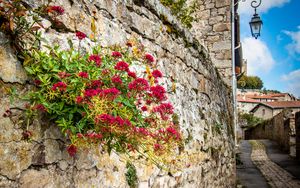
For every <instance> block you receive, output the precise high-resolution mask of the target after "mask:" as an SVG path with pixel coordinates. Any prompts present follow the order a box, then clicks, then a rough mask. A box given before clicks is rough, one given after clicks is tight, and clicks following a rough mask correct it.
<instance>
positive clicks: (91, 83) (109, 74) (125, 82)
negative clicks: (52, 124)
mask: <svg viewBox="0 0 300 188" xmlns="http://www.w3.org/2000/svg"><path fill="white" fill-rule="evenodd" d="M55 10H56V9H55ZM57 10H58V9H57ZM75 35H76V37H77V38H78V40H79V41H81V40H83V39H84V38H86V37H87V36H86V35H85V34H84V33H82V32H80V31H77V32H76V33H75ZM135 45H137V44H136V43H134V42H131V43H130V45H127V47H126V46H125V47H124V48H123V47H120V46H115V47H110V48H102V47H99V46H98V47H94V48H93V49H92V50H91V51H92V53H91V54H88V53H87V54H83V53H82V52H79V51H76V50H75V49H72V50H68V51H60V50H59V49H53V52H54V53H53V54H59V55H55V56H54V55H52V53H51V54H48V56H45V55H44V54H43V53H42V52H41V53H40V54H39V53H37V55H36V59H37V60H36V61H35V62H34V63H32V64H30V65H29V67H28V69H30V70H32V71H31V72H30V74H31V75H32V76H33V77H34V78H35V79H37V78H40V75H41V74H42V75H43V76H44V78H47V81H45V80H43V84H41V83H39V84H36V85H37V86H38V88H37V89H38V90H39V93H38V92H37V93H32V94H31V96H32V98H31V100H30V101H31V102H34V103H33V104H32V105H31V106H33V107H32V108H30V110H35V111H41V112H47V113H50V114H51V115H52V116H53V117H54V118H55V120H56V123H57V124H58V125H59V127H60V128H61V129H62V131H63V132H64V133H65V134H66V135H67V136H68V137H69V139H70V140H71V144H70V145H69V146H68V147H67V151H68V153H69V154H70V156H75V155H76V153H77V152H78V150H79V149H80V148H81V147H88V146H90V145H91V144H94V145H96V144H99V145H101V146H103V147H104V148H106V149H107V150H108V151H111V150H114V151H117V152H126V153H129V154H130V153H131V152H135V151H138V152H144V153H145V156H148V157H153V156H156V157H160V156H161V155H162V154H163V153H167V152H173V151H174V150H175V149H176V147H177V146H178V145H179V144H180V143H181V141H182V140H181V135H180V132H179V130H178V126H177V125H174V123H173V120H172V119H171V117H172V114H173V112H174V108H173V106H172V104H171V103H170V102H167V92H166V89H165V88H164V87H163V86H162V85H159V84H158V80H159V79H160V78H162V77H163V74H162V72H160V71H159V70H158V69H157V67H156V64H155V63H154V62H155V59H154V57H153V56H152V55H151V54H149V53H145V51H144V50H143V48H142V47H143V46H142V45H138V46H135ZM128 48H131V50H128ZM55 50H56V51H55ZM41 57H42V58H41ZM61 57H68V61H62V60H61ZM49 62H51V64H52V66H53V67H58V69H59V70H55V71H49V70H48V68H47V67H45V66H44V65H45V64H47V63H49ZM70 62H72V63H70ZM136 62H137V64H136ZM133 65H134V66H133ZM136 65H138V66H140V68H139V69H136ZM27 66H28V65H27ZM144 68H146V69H145V70H143V69H144ZM46 107H48V109H47V108H46ZM149 152H150V153H149ZM148 153H149V155H148ZM151 153H152V154H151Z"/></svg>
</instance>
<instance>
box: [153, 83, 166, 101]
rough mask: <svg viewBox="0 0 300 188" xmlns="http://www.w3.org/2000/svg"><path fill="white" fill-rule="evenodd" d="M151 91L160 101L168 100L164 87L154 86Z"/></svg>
mask: <svg viewBox="0 0 300 188" xmlns="http://www.w3.org/2000/svg"><path fill="white" fill-rule="evenodd" d="M150 91H151V95H152V96H153V97H155V98H156V99H157V100H159V101H163V100H166V99H167V96H166V95H165V94H166V90H165V88H164V87H162V86H160V85H157V86H152V87H151V88H150Z"/></svg>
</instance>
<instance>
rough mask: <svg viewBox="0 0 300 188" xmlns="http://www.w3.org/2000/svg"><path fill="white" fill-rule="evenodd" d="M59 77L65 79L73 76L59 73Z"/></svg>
mask: <svg viewBox="0 0 300 188" xmlns="http://www.w3.org/2000/svg"><path fill="white" fill-rule="evenodd" d="M58 76H59V77H60V78H61V79H63V78H66V77H69V76H71V74H69V73H66V72H59V73H58Z"/></svg>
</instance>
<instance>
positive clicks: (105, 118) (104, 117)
mask: <svg viewBox="0 0 300 188" xmlns="http://www.w3.org/2000/svg"><path fill="white" fill-rule="evenodd" d="M99 122H102V123H107V124H113V123H114V122H115V117H114V116H112V115H110V114H101V115H98V116H97V117H96V118H95V123H96V124H98V123H99Z"/></svg>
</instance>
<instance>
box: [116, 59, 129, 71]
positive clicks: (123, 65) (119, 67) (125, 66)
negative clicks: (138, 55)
mask: <svg viewBox="0 0 300 188" xmlns="http://www.w3.org/2000/svg"><path fill="white" fill-rule="evenodd" d="M128 67H129V65H128V64H127V63H126V62H124V61H119V62H118V63H117V64H116V66H115V69H116V70H120V71H127V70H128Z"/></svg>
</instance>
